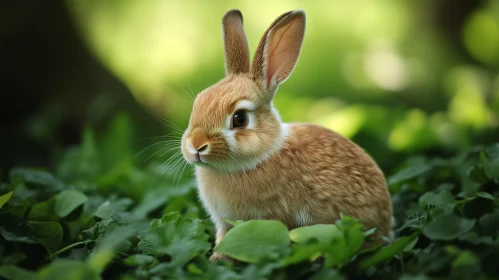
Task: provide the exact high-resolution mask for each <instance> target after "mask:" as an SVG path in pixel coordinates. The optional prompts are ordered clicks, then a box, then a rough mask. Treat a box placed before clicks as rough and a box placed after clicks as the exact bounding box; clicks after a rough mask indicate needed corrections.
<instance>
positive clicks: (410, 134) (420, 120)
mask: <svg viewBox="0 0 499 280" xmlns="http://www.w3.org/2000/svg"><path fill="white" fill-rule="evenodd" d="M433 137H434V136H433V135H432V133H431V130H430V128H429V127H428V117H427V115H426V114H425V112H423V111H421V110H419V109H412V110H410V111H408V112H407V113H406V115H405V116H404V118H403V119H402V120H400V121H398V122H397V124H396V125H395V127H394V129H393V130H392V132H391V134H390V137H389V144H390V147H392V148H393V149H394V150H410V149H417V148H420V147H422V146H425V145H427V144H428V143H431V142H432V140H433Z"/></svg>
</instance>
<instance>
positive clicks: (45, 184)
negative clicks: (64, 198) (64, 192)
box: [10, 168, 62, 191]
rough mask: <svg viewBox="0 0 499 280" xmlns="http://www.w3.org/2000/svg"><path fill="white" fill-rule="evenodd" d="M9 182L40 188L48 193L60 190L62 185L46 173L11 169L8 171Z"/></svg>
mask: <svg viewBox="0 0 499 280" xmlns="http://www.w3.org/2000/svg"><path fill="white" fill-rule="evenodd" d="M10 180H11V182H12V183H15V182H24V183H26V184H28V185H33V186H38V187H42V188H44V189H47V190H50V191H56V190H60V189H61V188H62V183H61V182H60V181H59V180H57V179H56V178H54V176H53V175H52V174H50V173H48V172H46V171H41V170H35V169H30V168H13V169H12V170H11V171H10Z"/></svg>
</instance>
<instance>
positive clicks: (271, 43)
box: [251, 10, 306, 96]
mask: <svg viewBox="0 0 499 280" xmlns="http://www.w3.org/2000/svg"><path fill="white" fill-rule="evenodd" d="M305 22H306V18H305V12H304V11H303V10H294V11H290V12H287V13H284V14H282V15H281V16H279V17H278V18H277V19H276V20H275V21H274V22H273V23H272V24H271V25H270V27H269V28H268V29H267V31H265V34H263V37H262V39H261V40H260V44H259V45H258V48H257V50H256V53H255V57H254V58H253V65H252V66H251V67H252V68H251V75H252V76H253V79H254V80H255V82H257V83H259V84H260V86H261V87H262V88H263V89H264V90H266V91H267V92H269V93H270V94H271V96H273V94H274V92H275V91H276V90H277V86H279V84H282V83H283V82H284V81H286V79H287V78H288V77H289V75H291V72H293V69H294V68H295V65H296V62H297V61H298V57H299V56H300V52H301V47H302V43H303V37H304V36H305Z"/></svg>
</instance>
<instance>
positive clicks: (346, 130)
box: [313, 106, 367, 138]
mask: <svg viewBox="0 0 499 280" xmlns="http://www.w3.org/2000/svg"><path fill="white" fill-rule="evenodd" d="M366 117H367V115H366V111H365V110H363V108H361V107H359V106H350V107H346V108H342V109H339V110H338V111H336V112H334V113H332V114H330V115H328V116H325V117H321V118H318V119H316V120H314V121H313V123H315V124H318V125H322V126H324V127H327V128H329V129H332V130H334V131H336V132H338V133H340V134H341V135H343V136H345V137H347V138H351V137H353V136H354V135H355V133H357V132H358V131H359V129H360V128H361V127H362V125H363V124H364V122H365V119H366Z"/></svg>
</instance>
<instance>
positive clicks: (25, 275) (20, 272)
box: [0, 265, 36, 280]
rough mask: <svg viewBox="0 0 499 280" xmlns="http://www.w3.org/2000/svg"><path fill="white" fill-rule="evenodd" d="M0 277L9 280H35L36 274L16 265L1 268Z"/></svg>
mask: <svg viewBox="0 0 499 280" xmlns="http://www.w3.org/2000/svg"><path fill="white" fill-rule="evenodd" d="M0 276H1V277H3V278H5V279H7V280H27V279H35V278H36V274H35V273H33V272H31V271H28V270H25V269H22V268H20V267H17V266H15V265H2V266H0Z"/></svg>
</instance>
